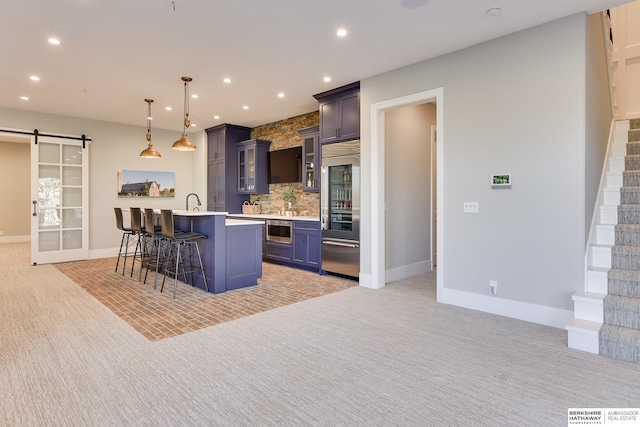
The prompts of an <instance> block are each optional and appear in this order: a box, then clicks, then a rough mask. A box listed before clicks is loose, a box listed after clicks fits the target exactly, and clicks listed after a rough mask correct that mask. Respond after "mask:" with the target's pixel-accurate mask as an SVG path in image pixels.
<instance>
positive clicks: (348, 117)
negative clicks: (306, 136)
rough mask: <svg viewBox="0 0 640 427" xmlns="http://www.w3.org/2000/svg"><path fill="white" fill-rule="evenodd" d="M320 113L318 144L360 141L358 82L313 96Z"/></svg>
mask: <svg viewBox="0 0 640 427" xmlns="http://www.w3.org/2000/svg"><path fill="white" fill-rule="evenodd" d="M313 96H314V98H316V99H317V100H318V103H319V106H318V109H319V111H320V129H319V130H320V135H319V140H320V144H329V143H333V142H340V141H350V140H354V139H360V82H355V83H351V84H349V85H346V86H342V87H339V88H336V89H332V90H330V91H326V92H322V93H319V94H316V95H313Z"/></svg>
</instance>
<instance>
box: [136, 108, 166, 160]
mask: <svg viewBox="0 0 640 427" xmlns="http://www.w3.org/2000/svg"><path fill="white" fill-rule="evenodd" d="M144 102H146V103H147V142H148V143H149V146H148V147H147V148H145V149H144V150H142V152H141V153H140V157H144V158H145V159H159V158H160V157H162V156H161V155H160V152H159V151H158V150H156V149H155V148H153V144H152V143H151V119H152V117H151V103H152V102H153V99H145V100H144Z"/></svg>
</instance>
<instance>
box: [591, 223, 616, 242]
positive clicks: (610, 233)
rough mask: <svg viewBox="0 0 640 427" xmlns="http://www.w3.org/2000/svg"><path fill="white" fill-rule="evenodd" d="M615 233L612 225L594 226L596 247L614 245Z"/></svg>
mask: <svg viewBox="0 0 640 427" xmlns="http://www.w3.org/2000/svg"><path fill="white" fill-rule="evenodd" d="M615 242H616V232H615V227H614V226H613V225H596V241H595V243H596V245H614V244H615Z"/></svg>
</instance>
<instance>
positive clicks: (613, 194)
mask: <svg viewBox="0 0 640 427" xmlns="http://www.w3.org/2000/svg"><path fill="white" fill-rule="evenodd" d="M603 193H604V198H603V200H602V201H603V202H604V204H605V205H609V206H614V205H615V206H617V205H619V204H620V190H619V189H618V190H609V189H606V188H605V190H604V191H603Z"/></svg>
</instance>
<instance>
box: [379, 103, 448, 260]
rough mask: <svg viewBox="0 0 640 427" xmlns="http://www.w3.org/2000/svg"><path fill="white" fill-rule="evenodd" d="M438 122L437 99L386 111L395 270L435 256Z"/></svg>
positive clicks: (389, 229)
mask: <svg viewBox="0 0 640 427" xmlns="http://www.w3.org/2000/svg"><path fill="white" fill-rule="evenodd" d="M435 124H436V111H435V105H434V104H420V105H413V106H410V107H403V108H397V109H395V110H391V111H388V112H387V113H386V114H385V170H386V171H388V173H386V174H385V202H386V204H387V205H386V206H387V216H386V227H385V230H386V239H385V243H386V252H385V253H386V268H387V269H389V270H391V269H396V268H401V267H404V266H407V265H412V264H417V263H428V262H429V260H430V259H431V256H430V243H431V217H430V210H431V207H430V203H431V191H430V188H429V184H430V179H431V149H430V148H431V147H430V144H431V125H434V126H435ZM407 224H411V227H407ZM415 236H420V238H419V239H417V238H415Z"/></svg>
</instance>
